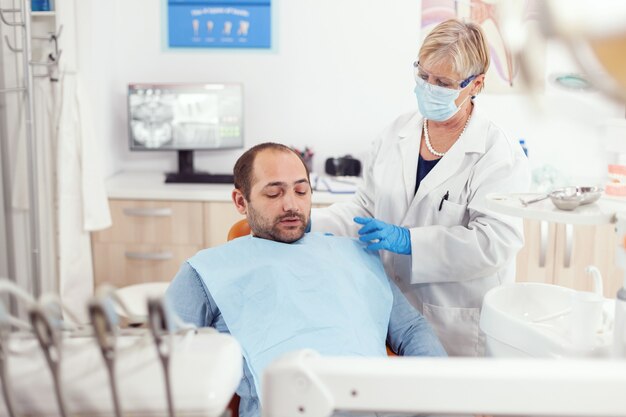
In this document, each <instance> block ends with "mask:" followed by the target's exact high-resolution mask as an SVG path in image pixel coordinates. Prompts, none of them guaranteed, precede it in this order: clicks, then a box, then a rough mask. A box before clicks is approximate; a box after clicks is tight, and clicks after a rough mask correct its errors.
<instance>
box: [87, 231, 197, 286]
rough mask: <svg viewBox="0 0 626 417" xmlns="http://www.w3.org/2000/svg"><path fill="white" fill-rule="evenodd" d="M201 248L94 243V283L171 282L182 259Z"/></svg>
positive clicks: (191, 246)
mask: <svg viewBox="0 0 626 417" xmlns="http://www.w3.org/2000/svg"><path fill="white" fill-rule="evenodd" d="M200 249H202V247H201V246H200V245H197V246H193V245H168V244H159V245H148V244H135V243H100V242H93V261H94V277H95V285H96V287H97V286H98V285H100V284H103V283H108V284H111V285H114V286H116V287H124V286H127V285H131V284H139V283H143V282H155V281H160V282H168V281H171V280H172V278H174V276H175V275H176V272H178V270H179V268H180V266H181V265H182V264H183V262H185V260H187V259H188V258H190V257H191V256H193V255H194V254H195V253H196V252H198V251H199V250H200Z"/></svg>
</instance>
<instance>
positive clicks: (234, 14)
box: [167, 0, 272, 49]
mask: <svg viewBox="0 0 626 417" xmlns="http://www.w3.org/2000/svg"><path fill="white" fill-rule="evenodd" d="M271 18H272V13H271V0H244V1H242V0H239V1H237V0H222V1H211V0H208V1H207V0H167V31H168V35H167V42H168V46H169V47H170V48H261V49H269V48H271V47H272V36H271V34H272V30H271V28H272V25H271V23H272V21H271V20H272V19H271Z"/></svg>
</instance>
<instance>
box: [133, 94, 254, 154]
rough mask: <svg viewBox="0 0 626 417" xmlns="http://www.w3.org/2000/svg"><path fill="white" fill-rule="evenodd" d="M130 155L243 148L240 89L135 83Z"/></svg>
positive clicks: (241, 97) (241, 96) (241, 95)
mask: <svg viewBox="0 0 626 417" xmlns="http://www.w3.org/2000/svg"><path fill="white" fill-rule="evenodd" d="M128 129H129V141H130V149H131V150H169V151H171V150H195V149H197V150H202V149H229V148H242V147H243V93H242V86H241V84H218V83H207V84H130V85H129V86H128Z"/></svg>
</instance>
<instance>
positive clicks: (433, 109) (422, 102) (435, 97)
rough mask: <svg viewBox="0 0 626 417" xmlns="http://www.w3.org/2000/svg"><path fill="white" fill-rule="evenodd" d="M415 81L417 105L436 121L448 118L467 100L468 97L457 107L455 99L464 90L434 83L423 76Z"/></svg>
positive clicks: (422, 111) (426, 115) (423, 113)
mask: <svg viewBox="0 0 626 417" xmlns="http://www.w3.org/2000/svg"><path fill="white" fill-rule="evenodd" d="M415 82H416V83H417V85H416V86H415V90H414V91H415V97H416V98H417V106H418V107H419V109H420V113H422V116H424V117H425V118H427V119H428V120H433V121H435V122H443V121H445V120H448V119H449V118H451V117H452V116H454V115H455V114H456V113H457V112H458V111H459V109H460V108H461V106H462V105H463V104H464V103H465V100H467V98H466V99H465V100H463V103H461V105H460V106H458V107H457V105H456V103H455V100H456V99H457V98H458V97H459V94H461V91H462V90H454V89H452V88H445V87H440V86H437V85H432V84H430V83H427V82H426V81H424V80H422V79H421V78H416V79H415ZM468 98H469V96H468Z"/></svg>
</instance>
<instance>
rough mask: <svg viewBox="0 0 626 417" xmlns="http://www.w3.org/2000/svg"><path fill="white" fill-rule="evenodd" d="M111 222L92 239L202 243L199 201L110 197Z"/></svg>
mask: <svg viewBox="0 0 626 417" xmlns="http://www.w3.org/2000/svg"><path fill="white" fill-rule="evenodd" d="M109 206H110V208H111V218H112V220H113V226H112V227H110V228H108V229H106V230H102V231H99V232H96V233H94V234H93V239H94V242H102V243H151V244H166V243H172V244H181V245H202V244H203V230H204V222H203V217H202V203H199V202H185V201H183V202H181V201H137V200H109Z"/></svg>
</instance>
